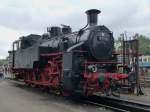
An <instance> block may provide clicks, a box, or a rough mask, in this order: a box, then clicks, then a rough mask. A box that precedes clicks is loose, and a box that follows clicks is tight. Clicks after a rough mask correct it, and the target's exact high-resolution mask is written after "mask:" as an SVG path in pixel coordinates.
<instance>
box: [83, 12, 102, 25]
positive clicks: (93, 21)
mask: <svg viewBox="0 0 150 112" xmlns="http://www.w3.org/2000/svg"><path fill="white" fill-rule="evenodd" d="M100 12H101V11H100V10H97V9H90V10H87V11H86V14H87V24H88V25H89V26H95V25H97V21H98V14H99V13H100Z"/></svg>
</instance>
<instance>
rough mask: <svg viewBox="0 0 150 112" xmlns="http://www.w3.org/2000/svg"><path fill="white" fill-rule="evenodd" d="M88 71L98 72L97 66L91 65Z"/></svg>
mask: <svg viewBox="0 0 150 112" xmlns="http://www.w3.org/2000/svg"><path fill="white" fill-rule="evenodd" d="M88 70H89V71H90V72H97V65H89V66H88Z"/></svg>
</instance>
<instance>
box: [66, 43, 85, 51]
mask: <svg viewBox="0 0 150 112" xmlns="http://www.w3.org/2000/svg"><path fill="white" fill-rule="evenodd" d="M82 44H84V42H80V43H78V44H75V45H73V46H72V47H70V48H68V49H67V52H70V51H72V50H73V49H75V48H77V47H79V46H81V45H82Z"/></svg>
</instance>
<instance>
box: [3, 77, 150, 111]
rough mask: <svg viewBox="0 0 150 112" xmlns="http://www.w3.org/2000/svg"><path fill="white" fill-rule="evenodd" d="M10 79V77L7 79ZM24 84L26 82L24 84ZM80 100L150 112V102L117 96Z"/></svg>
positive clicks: (87, 102)
mask: <svg viewBox="0 0 150 112" xmlns="http://www.w3.org/2000/svg"><path fill="white" fill-rule="evenodd" d="M5 80H9V79H5ZM9 81H12V82H13V83H17V84H21V85H22V84H23V83H22V82H18V81H15V80H9ZM23 85H24V84H23ZM79 99H80V100H78V101H79V102H83V103H85V104H90V105H94V106H97V107H104V108H106V109H110V110H112V111H115V112H150V104H147V103H143V102H138V101H133V100H126V99H121V98H116V97H106V96H102V97H101V96H97V95H93V96H90V97H86V98H85V97H82V98H79Z"/></svg>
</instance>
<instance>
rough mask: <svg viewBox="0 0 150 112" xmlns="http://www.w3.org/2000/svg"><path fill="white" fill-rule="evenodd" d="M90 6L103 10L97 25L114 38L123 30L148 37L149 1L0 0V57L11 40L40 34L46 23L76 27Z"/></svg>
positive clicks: (149, 23) (4, 54)
mask: <svg viewBox="0 0 150 112" xmlns="http://www.w3.org/2000/svg"><path fill="white" fill-rule="evenodd" d="M91 8H94V9H99V10H101V11H102V12H101V14H100V15H99V24H102V25H106V26H107V27H108V28H110V29H111V31H113V32H114V35H115V37H118V36H119V34H120V33H122V32H124V31H127V32H129V33H136V32H138V33H140V34H144V35H146V36H149V37H150V0H0V58H4V57H5V56H7V55H8V53H7V51H8V50H10V49H11V43H12V42H13V41H14V40H16V39H17V38H19V37H20V36H23V35H28V34H30V33H33V34H34V33H36V34H42V33H44V32H46V27H47V26H52V25H55V26H59V25H60V24H66V25H70V26H71V27H72V28H73V30H74V31H75V30H78V29H79V28H81V27H83V26H84V25H85V24H86V15H85V13H84V12H85V11H86V10H87V9H91Z"/></svg>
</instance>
